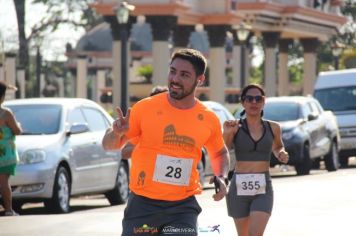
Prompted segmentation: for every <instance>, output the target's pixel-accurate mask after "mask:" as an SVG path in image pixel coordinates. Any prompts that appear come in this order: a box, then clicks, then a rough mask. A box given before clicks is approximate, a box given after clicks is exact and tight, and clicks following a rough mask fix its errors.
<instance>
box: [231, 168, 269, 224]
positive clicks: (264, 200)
mask: <svg viewBox="0 0 356 236" xmlns="http://www.w3.org/2000/svg"><path fill="white" fill-rule="evenodd" d="M263 174H265V177H266V193H264V194H257V195H254V196H240V195H237V189H236V173H234V175H233V177H232V179H231V183H230V187H229V192H228V194H227V196H226V203H227V211H228V215H229V216H231V217H233V218H244V217H247V216H249V215H250V212H252V211H263V212H266V213H269V214H271V212H272V208H273V189H272V182H271V177H270V175H269V173H268V172H266V173H263Z"/></svg>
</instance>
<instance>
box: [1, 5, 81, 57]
mask: <svg viewBox="0 0 356 236" xmlns="http://www.w3.org/2000/svg"><path fill="white" fill-rule="evenodd" d="M45 15H46V12H45V7H43V6H41V5H40V4H32V0H27V1H26V24H27V25H26V27H27V28H26V35H28V34H29V31H30V30H29V29H30V27H31V26H33V25H34V24H35V23H36V22H38V20H40V19H41V18H42V17H43V16H45ZM83 34H84V30H78V29H77V30H75V29H74V28H71V27H68V26H65V27H61V28H59V30H58V31H56V32H55V33H51V34H48V35H47V36H46V37H45V39H44V41H43V42H42V44H41V48H40V50H41V53H42V54H43V57H44V58H45V59H46V60H66V57H65V56H64V52H65V44H66V43H67V42H69V43H71V44H72V45H73V46H75V45H76V42H77V41H78V39H79V38H80V37H81V36H82V35H83ZM1 41H3V42H4V43H3V45H4V47H5V51H12V50H13V51H15V50H17V49H18V39H17V19H16V12H15V7H14V4H13V0H0V42H1ZM30 49H32V52H33V53H34V51H35V50H34V48H33V45H32V47H31V48H30ZM0 51H3V50H2V48H1V43H0ZM30 51H31V50H30Z"/></svg>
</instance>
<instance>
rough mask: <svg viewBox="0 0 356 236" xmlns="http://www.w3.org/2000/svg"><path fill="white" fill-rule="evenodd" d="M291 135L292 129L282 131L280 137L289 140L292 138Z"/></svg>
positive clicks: (292, 134)
mask: <svg viewBox="0 0 356 236" xmlns="http://www.w3.org/2000/svg"><path fill="white" fill-rule="evenodd" d="M293 136H294V130H291V131H287V132H283V133H282V138H283V139H285V140H289V139H291V138H293Z"/></svg>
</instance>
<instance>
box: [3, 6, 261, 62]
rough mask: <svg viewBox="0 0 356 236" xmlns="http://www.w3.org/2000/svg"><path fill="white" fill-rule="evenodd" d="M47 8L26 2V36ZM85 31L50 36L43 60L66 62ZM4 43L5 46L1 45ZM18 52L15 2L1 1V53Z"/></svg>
mask: <svg viewBox="0 0 356 236" xmlns="http://www.w3.org/2000/svg"><path fill="white" fill-rule="evenodd" d="M45 10H46V8H45V7H44V6H41V4H33V3H32V0H26V19H25V20H26V35H28V34H29V32H30V28H31V27H32V26H33V25H34V24H35V23H36V22H38V21H39V20H40V19H41V18H42V17H44V16H45V15H46V11H45ZM84 33H85V32H84V30H78V29H74V28H73V27H69V26H62V27H61V28H59V29H58V30H57V31H56V32H55V33H51V34H48V35H47V36H46V37H45V39H44V41H43V42H42V44H41V47H40V50H41V54H42V56H43V58H44V59H45V60H48V61H54V60H59V61H65V60H67V58H66V56H65V55H64V53H65V45H66V43H68V42H69V43H71V45H72V46H73V47H75V45H76V44H77V41H78V40H79V39H80V37H81V36H82V35H84ZM1 42H3V44H2V43H1ZM1 45H4V48H5V51H16V50H18V39H17V19H16V12H15V7H14V4H13V0H0V53H1V52H2V51H3V50H2V46H1ZM35 49H36V48H35V47H34V45H30V53H31V54H35V51H36V50H35ZM254 55H255V56H254V58H253V60H252V64H253V65H255V66H256V65H259V64H260V63H261V62H262V55H261V52H259V51H258V50H257V51H256V50H254Z"/></svg>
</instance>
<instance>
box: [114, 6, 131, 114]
mask: <svg viewBox="0 0 356 236" xmlns="http://www.w3.org/2000/svg"><path fill="white" fill-rule="evenodd" d="M134 9H135V6H133V5H130V4H128V3H127V2H121V3H120V4H119V6H118V7H117V8H116V18H117V21H118V22H119V25H120V41H121V110H122V112H123V113H126V111H127V103H128V101H127V100H128V99H127V98H128V91H127V90H128V79H127V74H128V73H127V38H128V37H127V34H128V32H127V22H128V20H129V15H130V11H133V10H134Z"/></svg>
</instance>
